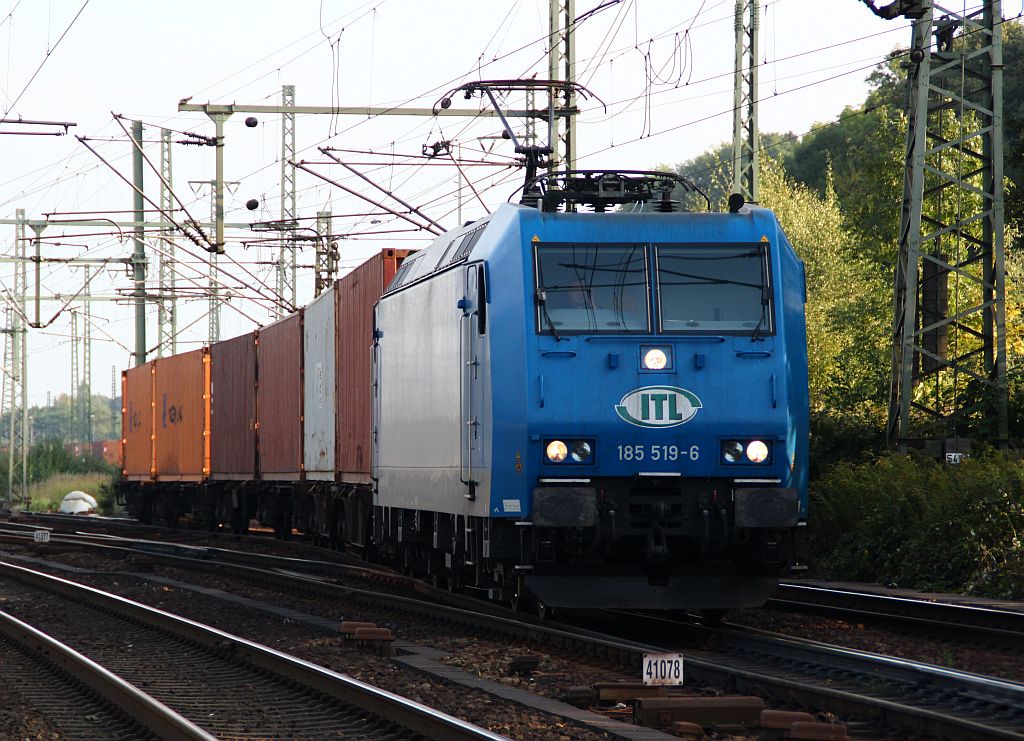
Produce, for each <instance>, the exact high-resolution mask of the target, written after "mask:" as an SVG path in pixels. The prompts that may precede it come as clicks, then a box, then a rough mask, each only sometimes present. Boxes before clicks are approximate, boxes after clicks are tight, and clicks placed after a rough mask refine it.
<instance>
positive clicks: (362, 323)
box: [334, 249, 411, 484]
mask: <svg viewBox="0 0 1024 741" xmlns="http://www.w3.org/2000/svg"><path fill="white" fill-rule="evenodd" d="M410 252H411V250H393V249H388V250H381V252H380V254H377V255H374V256H373V257H371V258H370V259H369V260H367V261H366V262H364V263H363V264H362V265H360V266H359V267H357V268H356V269H355V270H353V271H352V272H351V273H349V274H348V275H346V276H345V277H343V278H340V279H339V280H338V281H337V282H336V283H335V290H334V295H335V297H336V299H335V300H336V301H337V302H338V309H337V319H338V341H337V343H336V345H335V346H336V347H337V352H338V357H337V362H336V365H335V367H336V368H337V375H338V378H337V384H338V406H337V433H336V435H335V440H336V443H335V444H336V445H337V448H336V451H335V456H334V460H335V461H336V465H337V467H338V478H339V480H341V481H344V482H346V483H364V484H365V483H369V482H370V475H371V473H372V472H371V471H370V466H371V465H372V456H371V454H370V451H371V448H370V446H371V435H372V431H373V413H372V389H371V386H370V382H371V378H370V374H371V370H372V369H371V358H370V348H371V345H372V343H373V307H374V305H375V304H376V303H377V299H379V298H380V297H381V294H382V293H384V289H385V288H387V286H388V283H390V282H391V279H392V278H394V277H395V272H396V271H397V270H398V268H399V266H401V264H402V261H403V260H404V259H405V258H406V256H407V255H408V254H409V253H410Z"/></svg>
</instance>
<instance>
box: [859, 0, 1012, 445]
mask: <svg viewBox="0 0 1024 741" xmlns="http://www.w3.org/2000/svg"><path fill="white" fill-rule="evenodd" d="M865 2H866V3H867V4H868V5H869V6H871V7H872V10H874V11H875V13H876V14H878V15H881V16H883V17H887V18H894V17H896V16H897V15H903V16H904V17H907V18H910V19H912V20H913V21H914V28H913V37H912V42H911V51H910V62H909V71H908V79H907V86H908V108H907V110H908V117H909V122H908V131H907V146H906V169H905V179H904V187H903V210H902V214H901V219H900V240H899V259H898V262H897V268H896V277H895V285H894V301H893V303H894V315H895V316H894V323H893V361H892V385H891V394H890V404H889V426H888V432H889V440H890V442H891V443H892V444H893V445H896V446H899V447H901V448H903V447H906V446H907V444H908V443H911V442H915V441H918V442H927V441H929V440H936V439H942V438H949V437H957V436H960V435H961V433H962V425H963V422H964V420H965V419H966V418H967V417H968V416H970V415H977V414H986V413H987V414H991V415H993V416H994V420H993V421H994V422H995V428H996V430H995V432H996V437H997V440H998V442H999V443H1000V444H1001V445H1005V444H1006V442H1007V438H1008V435H1009V426H1008V410H1007V407H1008V400H1007V377H1006V308H1005V287H1006V286H1005V263H1004V233H1003V198H1004V194H1003V58H1002V26H1001V24H1002V15H1001V5H1002V4H1001V2H1000V1H999V0H989V1H987V2H984V3H981V5H980V7H976V8H973V9H971V10H964V8H963V6H962V5H961V6H960V7H947V6H946V5H945V4H943V3H940V2H933V0H913V1H911V0H902V1H900V2H894V3H891V4H890V5H887V6H885V7H884V8H880V9H876V8H874V3H873V2H870V1H869V0H865ZM936 18H938V19H937V20H936Z"/></svg>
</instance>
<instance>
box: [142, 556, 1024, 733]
mask: <svg viewBox="0 0 1024 741" xmlns="http://www.w3.org/2000/svg"><path fill="white" fill-rule="evenodd" d="M148 555H152V556H153V557H154V558H155V559H157V560H158V561H164V562H166V563H168V564H172V565H177V566H185V567H188V568H192V569H198V570H205V571H219V570H224V571H226V572H229V573H231V574H233V575H235V576H239V577H242V578H246V579H251V580H254V581H258V582H261V583H269V584H273V585H275V586H278V587H282V588H285V589H290V590H295V589H299V590H302V591H310V592H314V593H319V594H322V595H326V596H329V597H332V598H335V599H337V598H344V599H347V600H351V601H355V602H364V603H372V604H375V605H378V606H383V607H385V608H390V609H395V610H399V611H405V612H410V613H414V614H418V615H424V616H429V617H433V618H438V619H442V620H447V621H453V622H457V623H461V624H465V625H470V626H473V627H476V628H481V629H485V630H488V631H492V632H497V633H500V634H504V635H509V636H512V637H516V638H519V639H525V640H532V641H536V642H538V643H547V644H550V645H554V646H558V647H562V648H567V649H570V650H574V651H582V652H585V653H588V654H591V655H598V656H602V657H605V658H607V659H609V660H612V661H617V662H618V663H620V664H624V665H627V666H630V667H632V668H636V669H637V670H638V671H639V666H640V662H641V660H642V657H643V654H644V653H652V652H654V653H657V652H664V651H667V650H672V649H671V648H666V647H665V646H656V645H650V644H644V643H638V642H635V641H631V640H627V639H622V638H616V637H613V636H609V635H608V634H607V633H598V632H595V631H591V630H587V629H583V628H581V627H579V626H556V625H553V624H551V623H544V624H541V623H537V622H534V621H524V620H522V619H511V618H508V617H504V616H502V615H501V614H495V613H504V614H505V615H507V614H509V613H508V611H507V610H504V609H503V608H498V607H494V606H491V605H486V604H481V603H480V601H478V600H474V599H471V598H468V597H465V596H463V595H456V594H451V593H448V592H446V591H444V590H437V589H432V588H430V587H427V586H426V585H420V586H418V587H417V590H418V591H421V592H425V593H428V594H429V595H430V596H432V598H433V599H435V600H437V602H427V601H424V600H423V599H417V598H412V597H405V596H400V595H394V594H386V593H381V592H375V591H371V590H367V589H357V588H353V587H349V586H342V585H337V584H332V583H330V581H328V580H325V579H323V578H316V577H313V576H310V575H309V574H297V573H294V572H291V571H290V570H289V571H284V570H279V569H278V570H275V569H271V568H267V566H264V567H262V568H259V567H254V566H244V565H237V564H230V563H227V562H225V561H224V560H221V559H219V558H218V559H212V560H211V559H195V558H186V557H182V556H173V555H169V554H159V553H152V554H148ZM244 557H246V558H249V557H250V556H249V554H245V556H244ZM399 578H401V577H399ZM442 603H448V605H449V606H446V605H445V604H442ZM451 604H457V605H459V607H452V606H450V605H451ZM482 609H483V610H487V611H488V613H489V614H484V613H482V612H481V610H482ZM598 614H603V615H605V616H606V619H610V620H611V621H612V622H614V623H616V624H621V623H622V622H623V618H624V617H626V614H624V613H598ZM629 617H630V618H632V619H634V620H644V621H648V622H647V624H646V625H647V627H644V628H637V627H636V626H635V625H634V626H630V627H629V631H630V633H631V634H634V635H635V634H637V633H642V634H644V635H648V636H650V635H657V634H658V632H659V629H660V630H661V632H663V633H665V634H666V635H667V636H671V637H670V638H666V639H664V640H665V641H666V645H669V646H672V645H673V644H675V645H676V646H678V643H679V639H680V636H681V635H682V634H684V633H689V634H690V635H691V636H695V637H697V638H703V639H705V640H707V639H710V640H712V641H714V642H715V643H716V644H718V645H717V648H716V650H715V651H711V650H692V649H690V648H685V647H684V650H685V651H686V654H687V659H686V666H687V676H688V677H691V678H695V679H697V680H698V681H701V682H707V683H711V684H718V685H719V686H721V685H723V684H724V685H725V686H732V687H735V688H737V689H738V690H740V691H763V690H766V689H767V690H769V691H770V692H771V693H773V694H774V695H775V696H777V697H778V698H779V699H782V700H785V701H787V702H798V703H800V704H802V705H804V706H806V707H826V708H827V709H830V710H832V711H833V712H836V713H838V714H844V713H853V714H860V715H863V716H867V717H872V718H875V719H876V720H879V721H881V722H883V723H885V724H888V725H890V726H904V727H909V728H913V729H915V730H916V731H918V732H921V733H929V734H935V735H940V736H948V737H950V738H962V739H976V738H1020V735H1021V730H1020V728H1021V727H1024V685H1019V684H1015V683H1013V682H1007V681H1004V680H998V679H994V678H987V677H979V676H978V675H971V674H967V673H961V672H955V671H953V670H948V669H944V668H941V667H934V666H932V665H928V664H921V663H919V662H911V661H907V660H903V659H897V658H893V657H884V656H880V655H875V654H869V653H867V652H859V651H853V650H850V649H840V648H837V647H831V646H828V645H827V644H815V643H814V642H810V641H800V640H798V639H791V638H783V637H777V636H772V635H768V634H766V635H762V636H756V635H755V634H754V632H753V631H751V630H749V629H742V630H737V629H735V628H733V629H727V630H722V629H712V628H706V627H702V626H696V625H693V624H690V623H685V624H681V623H679V622H678V621H669V620H666V619H664V618H655V617H653V616H650V615H632V614H630V615H629ZM666 626H667V628H666ZM619 627H621V626H619ZM700 631H703V632H700ZM716 631H717V632H716ZM728 650H732V651H733V652H734V653H735V654H737V655H738V656H739V657H740V658H736V657H729V656H727V655H723V654H725V653H726V652H727V651H728ZM755 654H762V655H763V656H765V657H768V656H772V655H773V656H775V657H776V658H775V661H776V663H775V664H774V666H773V665H772V664H771V663H769V662H767V661H762V662H761V663H760V664H758V663H757V661H755V659H756V657H755ZM780 654H781V655H782V656H784V658H783V659H782V661H783V662H789V663H791V664H803V665H806V666H808V667H811V666H816V667H817V670H819V671H820V669H821V668H822V667H829V668H830V669H831V670H832V671H833V672H834V673H837V674H838V675H840V676H841V677H843V678H846V677H848V676H849V675H857V676H858V677H860V680H861V681H860V684H861V685H863V684H865V681H866V682H867V683H871V682H872V681H874V682H878V683H881V684H884V685H886V689H888V690H889V691H890V694H892V692H891V691H892V690H894V689H896V690H906V689H907V688H912V689H914V690H925V689H929V688H930V689H931V690H932V691H933V694H935V693H938V694H942V693H945V694H946V695H947V696H948V695H957V696H958V697H959V698H960V701H961V704H962V705H970V704H971V703H979V702H980V703H996V704H1002V705H1003V706H1004V707H1005V708H1007V713H1008V715H1009V716H1013V714H1014V713H1015V712H1016V713H1017V715H1016V716H1015V718H1016V719H1015V718H1014V717H1009V719H1008V722H1007V723H1006V724H1005V726H1011V725H1016V726H1018V727H1016V728H1013V729H1010V730H1007V728H1006V727H997V726H994V725H991V724H986V723H982V722H978V721H976V720H973V719H971V718H966V717H958V716H952V715H944V714H943V713H942V712H941V711H937V710H934V709H931V708H928V707H923V706H921V704H918V705H915V704H913V702H914V700H913V698H911V699H910V700H908V703H907V704H904V703H901V702H898V701H895V700H893V699H891V697H878V696H872V693H871V692H870V691H867V690H865V689H864V688H862V687H858V686H856V685H857V682H848V684H851V685H854V686H853V687H850V688H847V689H844V688H841V687H837V686H836V683H835V682H834V680H833V679H827V680H821V679H820V677H819V678H817V679H808V678H807V676H806V674H807V673H812V674H813V671H809V672H807V673H804V674H803V676H800V675H801V671H800V670H797V669H790V668H786V669H785V670H783V671H780V669H779V664H778V663H777V662H778V661H779V656H780ZM781 675H788V676H781ZM829 684H831V685H832V686H828V685H829ZM958 685H959V687H958ZM877 694H878V693H877V692H876V693H875V695H877Z"/></svg>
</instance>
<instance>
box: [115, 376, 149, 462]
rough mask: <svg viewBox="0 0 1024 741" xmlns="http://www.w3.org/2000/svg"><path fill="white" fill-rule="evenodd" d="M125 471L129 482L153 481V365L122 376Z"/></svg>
mask: <svg viewBox="0 0 1024 741" xmlns="http://www.w3.org/2000/svg"><path fill="white" fill-rule="evenodd" d="M121 446H122V448H123V449H124V455H123V461H122V469H121V470H122V472H123V473H124V477H125V479H127V480H128V481H148V480H150V479H151V478H153V364H152V363H146V364H144V365H140V366H137V367H135V368H129V369H128V370H126V371H123V372H122V373H121Z"/></svg>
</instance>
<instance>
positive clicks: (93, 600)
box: [0, 562, 503, 741]
mask: <svg viewBox="0 0 1024 741" xmlns="http://www.w3.org/2000/svg"><path fill="white" fill-rule="evenodd" d="M0 578H2V579H3V580H4V581H5V582H7V584H6V587H7V589H6V591H7V596H6V603H7V605H8V606H11V605H14V606H15V607H18V606H20V608H21V609H22V610H23V611H25V612H28V613H30V614H31V615H32V622H33V623H34V624H35V627H36V628H37V629H38V633H37V634H36V638H37V640H43V638H42V637H40V634H42V633H45V634H49V635H51V636H54V637H58V639H63V641H64V642H66V643H69V644H77V650H78V651H80V652H81V653H82V654H85V655H88V656H89V657H90V658H91V659H92V660H93V661H94V662H96V663H97V664H100V665H104V666H108V667H116V672H117V674H118V675H119V676H120V677H121V678H122V679H123V680H124V682H125V683H128V684H131V685H134V686H135V687H141V688H143V689H144V691H145V692H144V695H145V696H148V697H149V698H152V700H153V701H155V703H154V704H153V706H154V707H158V706H159V704H163V705H165V706H167V707H169V708H173V709H174V715H177V714H180V716H183V717H185V718H191V719H192V721H193V723H194V726H195V728H194V729H193V730H189V733H191V734H192V735H186V733H185V731H183V730H180V729H171V730H168V727H166V726H165V727H163V728H161V729H160V730H156V731H154V734H153V735H154V736H155V737H157V738H172V739H176V738H203V739H208V738H215V737H222V736H226V737H232V738H264V737H267V736H271V737H283V738H294V739H300V738H308V739H327V738H351V737H353V736H357V737H359V738H365V739H405V738H422V739H445V740H447V739H451V740H452V741H456V740H459V741H461V740H464V739H481V740H482V739H489V740H491V741H494V740H496V739H501V738H503V737H502V736H499V735H497V734H493V733H490V732H488V731H485V730H483V729H481V728H478V727H476V726H473V725H471V724H469V723H466V722H465V721H462V720H459V719H457V718H454V717H452V716H449V715H446V714H444V713H440V712H438V711H436V710H433V709H431V708H428V707H426V706H424V705H421V704H419V703H416V702H413V701H411V700H407V699H405V698H401V697H398V696H397V695H393V694H391V693H388V692H385V691H383V690H380V689H378V688H376V687H372V686H370V685H367V684H365V683H363V682H359V681H357V680H354V679H352V678H350V677H346V676H344V675H341V674H337V673H335V672H332V671H330V670H328V669H325V668H323V667H320V666H317V665H315V664H312V663H309V662H305V661H302V660H300V659H296V658H294V657H291V656H288V655H286V654H283V653H281V652H279V651H275V650H273V649H270V648H267V647H265V646H262V645H260V644H256V643H253V642H251V641H247V640H245V639H242V638H238V637H237V636H233V635H231V634H228V633H225V632H223V631H219V630H216V629H213V628H209V627H208V626H204V625H201V624H199V623H195V622H193V621H190V620H186V619H184V618H180V617H177V616H175V615H171V614H169V613H166V612H163V611H161V610H156V609H153V608H149V607H145V606H144V605H140V604H138V603H136V602H132V601H130V600H125V599H123V598H121V597H118V596H116V595H111V594H108V593H104V592H101V591H100V590H97V589H93V588H91V587H86V586H83V585H80V584H76V583H74V582H70V581H67V580H64V579H60V578H57V577H53V576H49V575H46V574H42V573H40V572H36V571H33V570H31V569H27V568H24V567H20V566H17V565H14V564H10V563H2V562H0ZM41 592H42V593H45V594H46V595H48V597H47V599H46V600H44V601H41V600H40V593H41ZM54 596H56V597H59V599H60V602H59V605H58V604H56V603H55V602H54V600H53V597H54ZM44 602H45V609H40V607H39V605H40V604H43V603H44ZM32 605H34V609H30V606H32ZM12 625H16V624H13V623H12ZM13 630H14V631H15V632H18V630H22V631H24V630H25V629H22V628H19V627H15V628H13ZM155 669H156V670H155ZM136 692H137V690H136ZM137 707H139V706H137V705H136V706H131V708H132V709H130V710H127V711H125V712H127V713H128V714H129V715H131V717H132V718H139V717H140V715H136V710H135V708H137ZM139 713H140V714H141V711H139ZM148 723H149V721H148V720H147V721H144V722H143V721H140V724H141V725H143V727H146V728H151V727H152V726H150V725H148ZM188 725H191V724H187V723H186V725H183V726H182V728H188ZM199 729H202V730H201V731H200V730H199ZM107 737H110V736H107Z"/></svg>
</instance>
